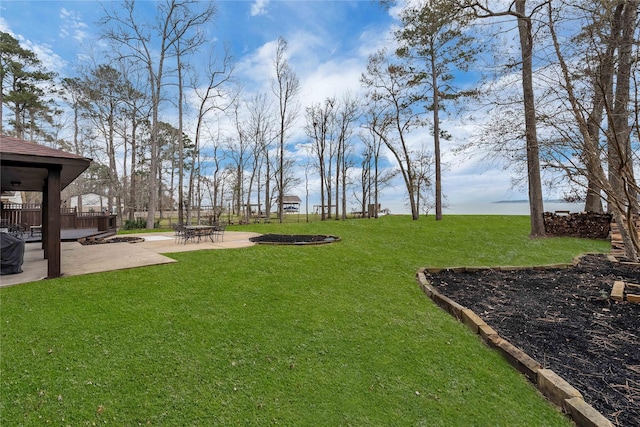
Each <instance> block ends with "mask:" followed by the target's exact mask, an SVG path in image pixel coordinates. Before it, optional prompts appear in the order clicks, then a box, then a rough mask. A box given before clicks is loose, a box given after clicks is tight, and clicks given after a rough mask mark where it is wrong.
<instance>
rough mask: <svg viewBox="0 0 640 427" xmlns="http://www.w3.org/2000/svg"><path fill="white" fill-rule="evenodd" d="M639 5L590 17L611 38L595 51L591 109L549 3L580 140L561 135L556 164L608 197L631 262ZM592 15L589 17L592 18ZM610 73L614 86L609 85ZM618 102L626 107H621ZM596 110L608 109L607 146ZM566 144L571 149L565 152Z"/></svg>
mask: <svg viewBox="0 0 640 427" xmlns="http://www.w3.org/2000/svg"><path fill="white" fill-rule="evenodd" d="M639 3H640V2H638V1H635V2H629V1H619V2H616V3H614V4H611V8H610V9H609V10H608V11H609V14H608V19H604V20H603V19H602V15H599V16H600V19H598V22H597V24H596V22H593V21H592V22H593V24H594V25H598V26H602V25H603V23H604V22H607V24H608V25H610V27H609V31H605V32H606V33H609V34H610V37H607V38H606V44H605V46H598V48H599V49H598V50H600V51H601V52H604V54H603V55H602V56H600V57H599V59H600V61H599V62H597V63H596V65H595V69H596V70H597V71H596V73H595V75H594V76H593V77H592V78H595V81H597V82H598V84H595V85H592V87H593V88H594V93H593V97H592V106H591V109H589V108H588V105H586V104H585V103H584V101H583V97H582V96H580V94H579V92H578V89H577V88H576V84H579V83H580V82H579V81H576V80H575V78H574V76H575V75H576V73H574V72H573V70H572V69H571V67H570V65H569V63H568V61H567V60H566V59H565V54H564V53H563V51H562V49H561V44H560V41H559V37H558V33H557V31H556V21H557V18H556V17H555V16H554V14H553V10H552V8H551V6H549V7H548V25H549V30H550V34H551V38H552V41H553V47H554V51H555V54H556V56H557V60H558V63H559V66H560V69H561V76H562V79H563V80H562V85H561V87H562V89H563V90H564V92H565V94H566V98H567V102H568V107H569V109H570V111H571V113H572V115H573V119H574V120H575V123H576V124H577V127H578V129H579V134H580V136H581V138H570V137H567V138H565V140H564V143H565V145H564V149H562V148H561V149H559V150H557V151H556V152H557V153H558V154H559V155H560V156H562V159H561V160H560V161H558V164H559V165H562V166H561V167H562V168H563V169H565V170H566V171H567V174H568V176H569V178H570V179H573V180H574V181H578V179H576V177H586V179H587V181H588V191H591V192H594V193H595V194H598V195H600V193H601V192H602V193H604V194H605V195H606V197H607V200H608V207H609V210H610V211H611V212H612V214H613V216H614V218H615V219H616V222H617V223H618V226H619V229H620V232H621V235H622V239H623V241H624V243H625V251H626V254H625V255H626V257H627V258H629V259H630V260H632V261H637V260H638V254H639V253H640V242H639V239H638V232H637V230H636V228H635V224H634V221H633V218H632V215H633V213H634V212H637V209H638V207H637V206H638V200H637V196H636V194H637V193H636V192H637V190H638V184H637V183H636V181H635V178H634V175H633V166H632V163H633V157H632V155H631V150H630V133H631V127H630V124H629V117H630V115H631V114H630V111H629V110H628V106H627V105H628V103H629V98H630V94H629V91H630V69H631V68H630V63H631V60H630V49H631V44H632V43H633V36H632V34H633V32H634V29H635V25H636V24H635V18H636V15H637V13H638V12H637V11H638V5H639ZM585 10H586V9H585ZM605 16H606V15H605ZM593 17H594V16H593V15H592V16H591V18H590V19H593ZM592 41H593V39H592ZM591 50H592V51H593V50H594V47H591ZM618 51H621V53H619V54H617V62H620V64H618V66H617V67H613V66H611V64H613V62H614V60H615V58H614V53H615V52H618ZM614 77H615V86H616V89H615V90H614V89H613V84H614ZM620 103H622V104H623V105H624V106H623V107H620V106H619V104H620ZM594 108H602V109H605V110H606V112H607V117H608V120H607V128H606V131H605V134H606V136H607V138H606V147H603V146H602V145H601V143H600V138H599V135H600V130H599V129H600V127H601V126H603V124H602V122H596V120H600V121H602V119H603V116H602V112H601V111H597V110H594ZM567 148H568V149H570V150H571V151H567ZM566 152H579V153H580V156H578V157H574V156H567V155H566V154H564V153H566ZM605 153H606V155H605ZM605 159H606V161H607V163H608V165H609V173H608V174H607V173H606V172H605V169H604V166H603V163H604V161H605Z"/></svg>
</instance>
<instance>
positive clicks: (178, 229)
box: [171, 224, 185, 243]
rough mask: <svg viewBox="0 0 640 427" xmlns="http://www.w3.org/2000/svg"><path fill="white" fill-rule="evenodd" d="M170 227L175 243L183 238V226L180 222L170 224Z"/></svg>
mask: <svg viewBox="0 0 640 427" xmlns="http://www.w3.org/2000/svg"><path fill="white" fill-rule="evenodd" d="M171 227H172V228H173V233H174V236H175V238H176V243H180V241H181V240H182V239H183V238H184V231H185V229H184V226H183V225H181V224H171Z"/></svg>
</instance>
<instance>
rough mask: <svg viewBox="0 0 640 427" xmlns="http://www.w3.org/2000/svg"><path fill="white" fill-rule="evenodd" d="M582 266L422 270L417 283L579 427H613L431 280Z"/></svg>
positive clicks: (560, 380)
mask: <svg viewBox="0 0 640 427" xmlns="http://www.w3.org/2000/svg"><path fill="white" fill-rule="evenodd" d="M579 262H580V257H577V258H574V260H573V262H572V263H571V264H552V265H544V266H534V267H521V266H513V267H451V268H428V267H423V268H420V269H419V270H418V271H417V273H416V279H417V281H418V284H419V285H420V288H421V289H422V291H423V292H424V293H425V295H427V296H428V297H429V298H431V300H433V302H435V303H436V304H437V305H438V306H439V307H440V308H442V309H443V310H444V311H446V312H447V313H449V314H451V315H452V316H453V317H455V318H456V319H458V321H460V322H462V323H464V324H465V325H466V326H467V327H468V328H469V329H471V331H472V332H473V333H475V334H478V335H480V337H481V338H482V340H483V341H484V342H485V343H486V344H487V345H488V346H489V347H491V348H493V349H495V350H496V351H498V352H499V353H500V354H501V355H502V356H503V357H504V358H505V359H506V360H507V361H508V362H509V363H510V364H511V365H512V366H513V367H515V368H516V369H517V370H518V371H519V372H521V373H522V374H523V375H524V376H526V377H527V378H528V379H529V381H531V382H532V383H533V384H534V385H535V386H536V387H537V389H538V390H539V391H540V392H541V393H542V394H543V395H544V396H545V397H546V398H547V399H548V400H549V401H550V402H552V403H553V404H554V405H556V406H557V407H558V408H560V409H561V410H562V411H564V412H565V413H566V414H568V415H569V416H570V417H571V419H572V420H573V421H574V422H575V423H576V426H577V427H613V423H612V422H611V421H609V420H608V419H607V418H606V417H605V416H604V415H602V414H601V413H600V412H598V411H597V410H596V409H595V408H594V407H593V406H591V405H589V404H588V403H586V402H585V401H584V398H583V397H582V394H581V393H580V392H579V391H578V390H576V389H575V388H574V387H573V386H572V385H571V384H569V383H568V382H567V381H565V380H564V379H563V378H562V377H560V376H559V375H558V374H556V373H555V372H553V371H552V370H551V369H545V368H543V367H542V365H541V364H540V363H538V362H537V361H536V360H535V359H533V358H532V357H530V356H529V355H527V354H526V353H525V352H523V351H522V350H520V349H519V348H518V347H516V346H514V345H513V344H511V343H510V342H509V341H507V340H505V339H503V338H502V337H500V335H498V333H497V332H496V331H495V330H494V329H493V328H491V327H490V326H489V325H487V324H486V323H485V322H484V320H482V318H481V317H480V316H478V315H477V314H476V313H474V312H473V310H470V309H468V308H466V307H464V306H462V305H460V304H458V303H457V302H455V301H454V300H452V299H451V298H449V297H447V296H445V295H442V294H441V293H440V292H439V291H438V290H437V289H436V288H435V287H433V286H432V285H431V282H430V281H429V279H428V278H427V276H428V275H429V274H430V273H439V272H441V271H457V272H472V271H481V270H501V271H515V270H523V269H530V268H534V269H536V270H546V269H558V268H569V267H571V266H575V265H577V264H578V263H579Z"/></svg>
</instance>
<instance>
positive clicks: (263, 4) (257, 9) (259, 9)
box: [251, 0, 269, 16]
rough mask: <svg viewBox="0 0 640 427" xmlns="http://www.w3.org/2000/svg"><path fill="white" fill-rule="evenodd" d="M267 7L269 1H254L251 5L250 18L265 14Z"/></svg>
mask: <svg viewBox="0 0 640 427" xmlns="http://www.w3.org/2000/svg"><path fill="white" fill-rule="evenodd" d="M268 5H269V0H256V1H255V3H253V4H252V5H251V16H258V15H264V14H266V13H267V6H268Z"/></svg>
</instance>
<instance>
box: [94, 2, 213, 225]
mask: <svg viewBox="0 0 640 427" xmlns="http://www.w3.org/2000/svg"><path fill="white" fill-rule="evenodd" d="M202 4H203V3H201V2H197V1H193V0H165V1H164V2H162V3H159V4H158V9H157V12H158V14H157V20H156V25H153V26H148V25H146V24H144V23H143V22H141V21H140V20H139V19H138V18H137V17H136V15H135V1H134V0H125V1H124V3H123V4H122V6H121V7H118V8H114V10H112V11H107V10H105V17H104V18H103V19H102V21H101V23H102V24H103V25H104V26H105V30H104V36H105V37H106V38H107V39H108V40H110V41H111V42H113V43H114V45H116V46H117V47H118V48H117V49H116V55H117V56H118V57H123V58H128V59H130V60H132V61H135V62H138V63H139V64H140V66H141V67H143V68H144V69H145V70H146V72H147V74H148V76H149V82H150V85H149V88H150V91H151V96H150V98H151V101H152V102H151V103H152V114H151V139H150V143H151V147H150V154H151V158H150V168H151V176H156V174H157V171H158V167H159V160H158V131H159V129H158V123H159V116H158V113H159V109H160V104H161V102H162V94H163V91H164V78H165V73H166V71H167V70H166V67H167V65H168V64H167V63H166V61H167V59H168V58H170V57H171V56H172V55H174V54H175V48H176V44H177V42H178V40H180V41H181V42H180V44H181V49H185V50H189V49H190V47H191V46H193V45H196V44H199V43H201V37H202V33H200V32H198V31H196V30H197V28H198V27H200V26H201V25H204V24H206V23H208V22H209V21H210V20H211V18H212V17H213V15H214V13H215V7H214V5H213V3H206V7H205V8H204V9H203V10H201V11H198V12H194V11H192V8H193V7H194V6H199V5H202ZM192 31H193V35H191V36H190V35H189V34H190V32H192ZM149 194H150V200H149V206H148V208H149V209H148V214H147V228H150V229H151V228H153V227H154V218H155V212H156V208H157V204H158V183H157V182H155V180H153V179H152V180H151V181H150V182H149Z"/></svg>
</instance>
